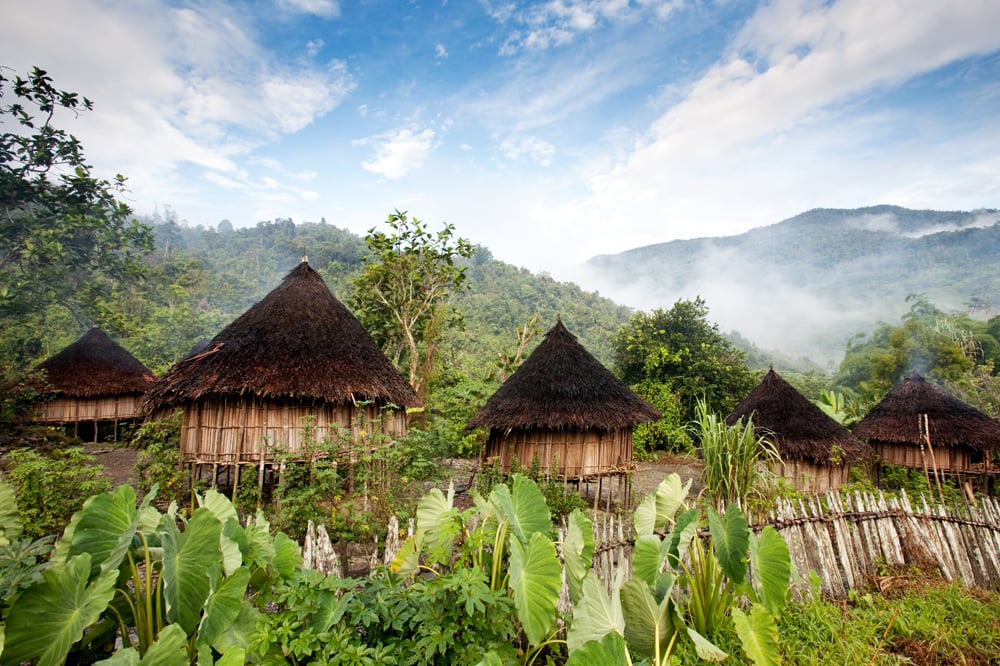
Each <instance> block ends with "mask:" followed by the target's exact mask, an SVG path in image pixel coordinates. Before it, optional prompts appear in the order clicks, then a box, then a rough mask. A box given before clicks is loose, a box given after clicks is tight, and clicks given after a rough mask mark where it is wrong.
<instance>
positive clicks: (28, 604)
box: [0, 553, 117, 666]
mask: <svg viewBox="0 0 1000 666" xmlns="http://www.w3.org/2000/svg"><path fill="white" fill-rule="evenodd" d="M90 571H91V562H90V555H89V554H88V553H82V554H80V555H77V556H76V557H73V558H71V559H70V560H69V561H68V562H66V563H65V564H60V565H55V566H52V567H50V568H49V569H47V570H46V571H45V572H44V573H43V574H42V576H43V577H44V580H43V581H42V582H41V583H39V584H37V585H33V586H32V587H29V588H28V589H27V590H25V591H24V592H22V593H21V596H19V597H18V598H17V601H15V602H14V605H13V607H12V608H11V609H10V613H9V615H8V617H7V626H6V630H5V645H4V651H3V654H2V655H0V664H5V665H6V664H20V663H21V662H25V661H31V660H33V659H38V664H39V666H49V665H53V666H55V665H57V664H62V663H63V661H64V660H65V658H66V655H67V654H68V653H69V650H70V648H71V647H72V646H73V644H74V643H75V642H76V641H78V640H80V638H81V637H82V636H83V631H84V629H86V628H87V627H88V626H90V625H91V624H93V623H94V622H96V621H97V619H98V618H99V617H100V615H101V613H102V612H104V609H105V608H107V607H108V603H109V602H110V601H111V598H112V597H113V596H114V594H115V579H116V577H117V572H116V571H109V572H107V573H105V574H102V575H100V576H98V577H97V578H95V579H94V580H93V581H92V582H90V583H89V584H88V582H87V580H88V578H89V576H90Z"/></svg>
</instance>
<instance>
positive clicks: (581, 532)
mask: <svg viewBox="0 0 1000 666" xmlns="http://www.w3.org/2000/svg"><path fill="white" fill-rule="evenodd" d="M594 547H595V546H594V524H593V523H592V522H590V518H587V516H586V515H584V513H583V512H582V511H580V510H579V509H573V512H572V513H571V514H569V520H568V521H567V524H566V538H565V539H564V540H563V544H562V554H563V561H564V562H565V563H566V585H567V587H569V598H570V599H571V600H572V601H573V603H574V604H575V603H576V602H578V601H579V600H580V596H581V595H582V594H583V580H584V578H586V577H587V572H588V571H590V567H591V565H592V564H593V558H594Z"/></svg>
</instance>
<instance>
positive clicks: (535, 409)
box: [468, 320, 661, 430]
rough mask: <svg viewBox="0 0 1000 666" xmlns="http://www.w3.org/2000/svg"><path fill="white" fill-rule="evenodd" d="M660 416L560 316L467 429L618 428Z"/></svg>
mask: <svg viewBox="0 0 1000 666" xmlns="http://www.w3.org/2000/svg"><path fill="white" fill-rule="evenodd" d="M660 416H661V415H660V412H659V411H657V410H656V408H655V407H653V406H652V405H650V404H649V403H647V402H646V401H645V400H643V399H642V398H640V397H639V396H637V395H636V394H635V393H633V392H632V390H631V389H629V388H628V387H627V386H625V384H623V383H622V382H621V381H619V380H618V378H617V377H615V376H614V375H612V374H611V372H609V371H608V369H607V368H605V367H604V366H603V365H601V363H600V361H598V360H597V359H596V358H594V357H593V356H591V355H590V352H588V351H587V350H586V349H584V348H583V346H582V345H581V344H580V343H579V342H577V340H576V337H575V336H574V335H573V334H571V333H570V332H569V331H567V330H566V327H565V326H563V323H562V321H561V320H560V321H557V322H556V325H555V326H553V327H552V329H551V330H550V331H549V332H548V333H546V334H545V339H544V340H543V341H542V343H541V344H540V345H538V347H537V348H536V349H535V351H534V352H532V354H531V356H529V357H528V358H527V360H525V361H524V363H523V364H522V365H521V367H519V368H518V369H517V370H516V371H515V372H514V374H513V375H511V376H510V377H509V378H508V379H507V381H506V382H504V383H503V385H502V386H501V387H500V388H499V389H498V390H497V392H496V393H494V394H493V396H491V397H490V399H489V400H487V401H486V404H485V405H484V406H483V408H482V409H481V410H479V413H478V414H476V416H475V417H473V419H472V420H471V421H470V422H469V425H468V427H469V428H479V427H487V428H500V429H505V430H515V429H534V428H545V429H553V430H558V429H566V428H576V429H595V430H618V429H621V428H628V427H631V426H633V425H635V424H636V423H644V422H646V421H652V420H654V419H658V418H660Z"/></svg>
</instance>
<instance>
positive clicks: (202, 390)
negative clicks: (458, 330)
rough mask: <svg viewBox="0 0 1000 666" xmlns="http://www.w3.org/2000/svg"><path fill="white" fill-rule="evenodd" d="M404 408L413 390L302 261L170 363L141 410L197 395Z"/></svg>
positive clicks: (412, 399) (414, 401) (409, 403)
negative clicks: (198, 347) (200, 345)
mask: <svg viewBox="0 0 1000 666" xmlns="http://www.w3.org/2000/svg"><path fill="white" fill-rule="evenodd" d="M242 395H253V396H258V397H262V398H271V399H275V398H278V399H281V398H287V399H293V400H319V401H324V402H333V403H345V402H347V403H350V402H352V401H355V400H376V401H380V402H388V403H393V404H396V405H399V406H401V407H410V406H414V405H417V404H419V402H420V401H419V399H418V398H417V395H416V393H415V392H414V391H413V389H412V388H411V387H410V385H409V383H407V381H406V380H405V379H404V378H403V376H402V375H400V374H399V371H398V370H397V369H396V368H395V366H393V364H392V362H391V361H390V360H389V359H388V358H387V357H386V356H385V354H383V353H382V350H381V349H379V347H378V345H377V344H376V343H375V341H374V340H372V338H371V336H370V335H368V332H367V331H366V330H365V329H364V327H363V326H362V325H361V322H359V321H358V319H357V318H356V317H355V316H354V315H353V314H351V312H350V310H348V309H347V308H346V307H345V306H344V304H343V303H341V302H340V301H339V300H337V298H336V297H335V296H334V295H333V293H332V292H331V291H330V289H329V288H328V287H327V286H326V283H325V282H323V279H322V278H321V277H320V276H319V274H318V273H317V272H316V271H314V270H313V269H311V268H310V267H309V264H307V263H306V262H305V261H303V262H302V263H300V264H299V265H298V267H296V268H295V269H294V270H292V272H291V273H289V274H288V275H287V276H285V279H284V280H283V281H282V283H281V284H280V285H279V286H278V287H276V288H275V289H274V290H273V291H271V293H269V294H268V295H267V296H265V297H264V298H263V299H262V300H261V301H260V302H258V303H257V304H256V305H254V306H253V307H252V308H250V309H249V310H247V311H246V312H245V313H243V314H242V315H241V316H240V317H238V318H237V319H236V320H235V321H233V323H231V324H230V325H229V326H227V327H226V328H224V329H223V330H222V332H220V333H219V334H218V335H216V336H215V337H214V338H212V340H211V341H210V342H209V343H208V345H207V346H206V348H205V349H204V350H203V351H201V352H199V353H195V354H192V355H190V356H188V357H187V358H184V359H183V360H181V361H179V362H178V363H177V364H175V365H174V366H173V367H172V368H170V370H169V371H168V372H167V374H166V375H164V377H163V378H162V379H160V381H158V382H157V383H156V385H155V386H154V387H153V389H152V390H151V391H150V392H149V394H148V395H147V396H146V405H145V407H146V409H147V410H149V411H155V410H158V409H160V408H162V407H167V406H171V405H178V404H180V403H182V402H185V401H193V400H199V399H201V398H205V397H210V396H214V397H224V396H242Z"/></svg>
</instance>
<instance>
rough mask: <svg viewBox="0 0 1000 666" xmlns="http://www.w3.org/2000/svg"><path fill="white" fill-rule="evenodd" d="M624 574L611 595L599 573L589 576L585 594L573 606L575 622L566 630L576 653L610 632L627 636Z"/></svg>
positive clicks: (570, 648)
mask: <svg viewBox="0 0 1000 666" xmlns="http://www.w3.org/2000/svg"><path fill="white" fill-rule="evenodd" d="M622 578H623V575H622V574H621V570H619V575H618V576H617V577H616V580H615V582H614V592H613V594H611V595H610V596H609V595H608V593H607V591H606V590H605V589H604V585H603V584H602V583H601V581H600V580H598V578H597V576H587V577H586V578H585V579H584V581H583V596H581V597H580V601H579V602H578V603H577V604H575V605H574V606H573V621H572V624H570V626H569V630H568V631H567V632H566V646H567V647H568V648H569V652H570V655H572V654H573V653H574V652H575V651H576V650H578V649H579V648H580V647H581V646H583V645H584V644H586V643H589V642H591V641H600V640H602V639H603V638H604V637H605V636H607V635H608V634H609V633H617V634H622V635H624V633H625V618H624V616H622V605H621V583H622Z"/></svg>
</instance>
